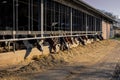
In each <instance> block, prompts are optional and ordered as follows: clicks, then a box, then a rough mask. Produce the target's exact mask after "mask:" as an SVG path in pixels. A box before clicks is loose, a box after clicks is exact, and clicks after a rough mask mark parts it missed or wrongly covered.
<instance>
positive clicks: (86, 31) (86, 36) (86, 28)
mask: <svg viewBox="0 0 120 80" xmlns="http://www.w3.org/2000/svg"><path fill="white" fill-rule="evenodd" d="M85 17H86V22H85V26H86V37H87V29H88V24H87V19H88V17H87V14H86V13H85Z"/></svg>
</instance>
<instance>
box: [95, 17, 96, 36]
mask: <svg viewBox="0 0 120 80" xmlns="http://www.w3.org/2000/svg"><path fill="white" fill-rule="evenodd" d="M95 34H96V18H95Z"/></svg>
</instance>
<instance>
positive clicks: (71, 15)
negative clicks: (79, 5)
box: [70, 8, 72, 36]
mask: <svg viewBox="0 0 120 80" xmlns="http://www.w3.org/2000/svg"><path fill="white" fill-rule="evenodd" d="M70 27H71V36H72V8H71V10H70Z"/></svg>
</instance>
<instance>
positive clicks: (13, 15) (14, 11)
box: [13, 0, 15, 31]
mask: <svg viewBox="0 0 120 80" xmlns="http://www.w3.org/2000/svg"><path fill="white" fill-rule="evenodd" d="M14 30H15V0H13V31H14Z"/></svg>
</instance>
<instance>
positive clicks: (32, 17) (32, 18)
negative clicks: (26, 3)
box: [31, 0, 34, 31]
mask: <svg viewBox="0 0 120 80" xmlns="http://www.w3.org/2000/svg"><path fill="white" fill-rule="evenodd" d="M33 5H34V3H33V0H31V29H32V31H33V20H34V16H33V14H34V13H33V7H34V6H33Z"/></svg>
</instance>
